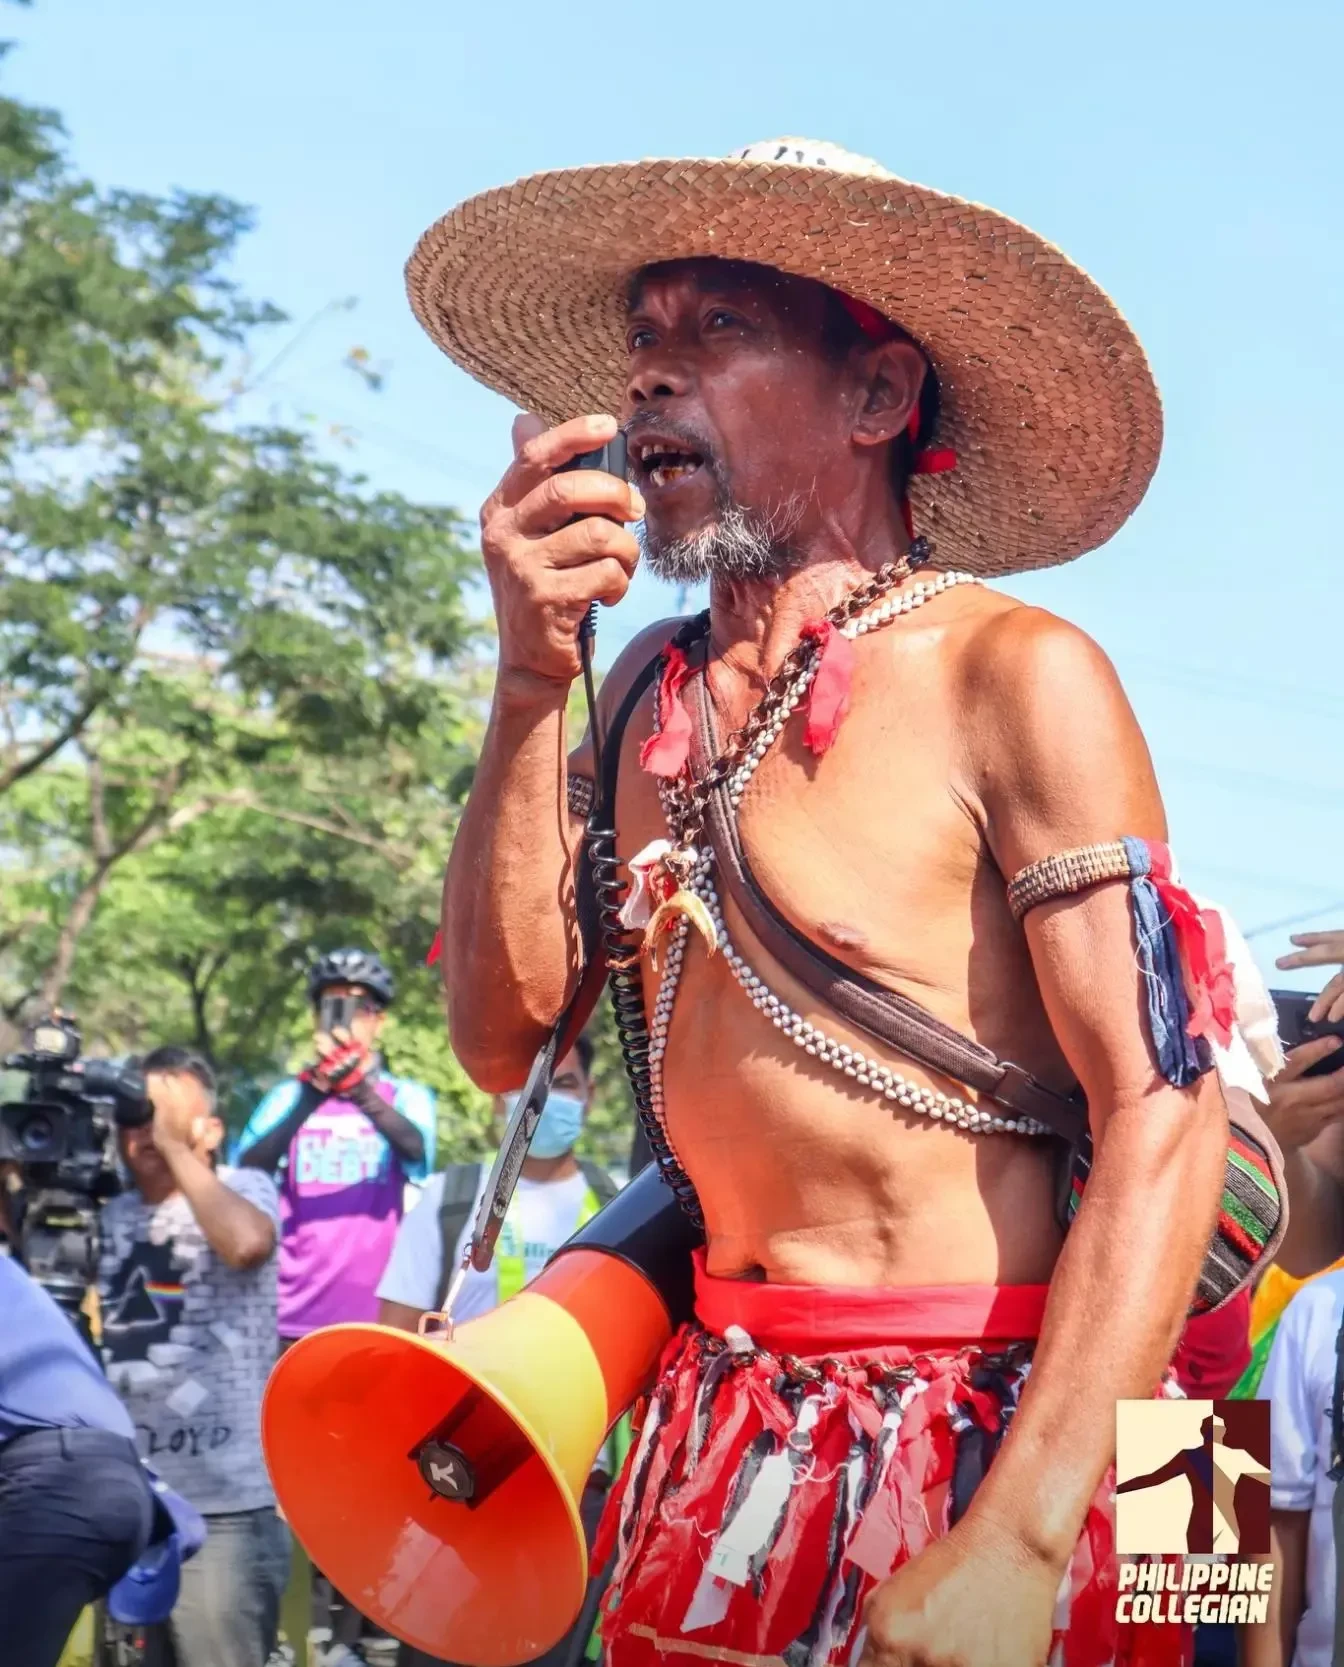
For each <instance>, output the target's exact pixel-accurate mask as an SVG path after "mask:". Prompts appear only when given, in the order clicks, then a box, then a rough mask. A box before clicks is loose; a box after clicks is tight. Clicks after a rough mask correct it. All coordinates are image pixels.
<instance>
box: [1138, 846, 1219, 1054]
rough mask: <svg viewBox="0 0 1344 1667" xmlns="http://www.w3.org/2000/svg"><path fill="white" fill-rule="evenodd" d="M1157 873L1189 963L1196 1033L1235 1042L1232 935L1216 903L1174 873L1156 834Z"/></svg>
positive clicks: (1187, 975) (1164, 903) (1158, 885)
mask: <svg viewBox="0 0 1344 1667" xmlns="http://www.w3.org/2000/svg"><path fill="white" fill-rule="evenodd" d="M1148 852H1149V856H1150V859H1151V861H1152V865H1153V867H1152V874H1151V876H1150V878H1151V879H1152V882H1153V885H1154V887H1155V888H1156V891H1157V895H1158V896H1159V897H1160V898H1161V900H1162V906H1163V908H1164V909H1166V911H1167V913H1168V914H1169V915H1170V916H1171V919H1172V924H1173V925H1174V927H1175V929H1176V941H1177V943H1178V944H1179V945H1180V948H1181V960H1182V961H1183V962H1184V963H1185V984H1186V994H1187V996H1188V997H1189V1000H1190V1023H1189V1024H1188V1025H1187V1026H1186V1031H1187V1033H1188V1034H1189V1035H1191V1036H1209V1037H1212V1038H1213V1040H1214V1041H1215V1042H1217V1043H1218V1045H1219V1047H1222V1048H1226V1047H1229V1046H1230V1045H1231V1042H1232V1026H1233V1025H1234V1024H1235V1022H1236V1017H1237V983H1236V974H1235V973H1234V972H1233V969H1232V963H1231V962H1230V961H1229V960H1228V958H1227V936H1226V933H1225V932H1224V930H1223V921H1222V916H1221V915H1219V913H1218V911H1217V910H1216V909H1201V908H1200V907H1199V905H1198V903H1196V902H1195V900H1194V898H1193V897H1191V895H1190V893H1189V892H1188V891H1187V890H1186V889H1185V887H1184V886H1181V885H1177V884H1176V882H1175V880H1173V878H1172V861H1171V851H1170V849H1169V848H1168V847H1167V846H1166V845H1163V844H1161V843H1160V842H1159V841H1157V840H1150V841H1149V844H1148Z"/></svg>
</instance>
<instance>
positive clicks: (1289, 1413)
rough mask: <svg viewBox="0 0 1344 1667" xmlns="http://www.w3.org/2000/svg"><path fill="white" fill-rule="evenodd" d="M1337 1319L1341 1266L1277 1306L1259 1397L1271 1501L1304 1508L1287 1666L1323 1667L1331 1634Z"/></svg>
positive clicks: (1342, 1312) (1342, 1313)
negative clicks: (1267, 1437)
mask: <svg viewBox="0 0 1344 1667" xmlns="http://www.w3.org/2000/svg"><path fill="white" fill-rule="evenodd" d="M1342 1320H1344V1271H1341V1272H1339V1273H1324V1274H1321V1275H1319V1276H1318V1277H1317V1278H1315V1279H1313V1280H1312V1281H1311V1282H1310V1283H1309V1284H1308V1285H1306V1286H1304V1287H1303V1289H1302V1290H1300V1291H1299V1292H1298V1293H1297V1295H1296V1296H1295V1297H1294V1298H1293V1300H1292V1301H1291V1302H1290V1303H1289V1304H1288V1306H1287V1308H1286V1309H1285V1310H1284V1314H1283V1318H1282V1319H1281V1320H1280V1321H1279V1329H1278V1331H1277V1332H1276V1333H1275V1336H1274V1345H1273V1347H1272V1348H1271V1349H1270V1351H1269V1361H1268V1364H1267V1365H1266V1367H1265V1375H1264V1377H1263V1378H1262V1379H1261V1381H1260V1390H1259V1395H1260V1399H1261V1400H1262V1401H1269V1402H1270V1403H1271V1406H1272V1408H1273V1411H1272V1414H1271V1420H1272V1422H1271V1431H1272V1435H1273V1443H1274V1446H1273V1465H1272V1469H1273V1473H1274V1480H1273V1482H1272V1483H1271V1484H1270V1500H1271V1502H1272V1504H1273V1506H1274V1508H1275V1510H1279V1511H1310V1512H1311V1531H1310V1539H1309V1541H1308V1546H1307V1591H1306V1608H1305V1610H1304V1611H1303V1614H1302V1620H1301V1622H1300V1623H1299V1625H1298V1629H1297V1645H1296V1648H1295V1649H1294V1651H1293V1662H1292V1667H1330V1660H1331V1651H1332V1649H1333V1647H1334V1632H1335V1537H1334V1529H1333V1525H1332V1522H1331V1508H1332V1506H1333V1503H1334V1497H1335V1484H1334V1483H1333V1482H1332V1481H1331V1480H1330V1478H1329V1476H1328V1475H1327V1474H1326V1472H1327V1471H1328V1470H1329V1469H1330V1411H1331V1402H1332V1400H1333V1399H1334V1393H1335V1359H1336V1352H1335V1351H1336V1343H1337V1339H1338V1337H1339V1328H1340V1323H1341V1321H1342Z"/></svg>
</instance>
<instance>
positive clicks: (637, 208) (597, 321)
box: [406, 139, 1162, 574]
mask: <svg viewBox="0 0 1344 1667" xmlns="http://www.w3.org/2000/svg"><path fill="white" fill-rule="evenodd" d="M704 255H718V256H722V257H725V258H728V259H734V260H746V261H756V262H759V263H760V264H763V265H766V266H772V267H775V268H777V269H779V270H781V271H784V272H791V273H794V274H796V275H797V276H800V277H805V278H814V279H817V280H818V281H820V282H821V283H824V284H829V285H831V286H832V287H833V288H835V289H838V290H841V291H843V292H844V293H845V294H847V295H851V296H854V297H856V298H857V299H858V300H860V301H864V302H866V303H868V305H869V306H872V307H875V308H876V309H877V310H878V311H879V312H881V313H883V314H885V315H886V316H887V317H888V318H891V319H894V320H895V321H896V322H897V323H899V324H900V325H902V326H903V327H904V328H905V329H906V330H907V331H908V332H909V333H910V334H911V335H912V336H914V337H915V339H916V340H917V341H918V342H919V343H920V344H921V345H922V346H923V348H924V349H925V351H926V352H927V353H928V355H929V358H930V360H931V361H932V363H933V366H934V369H935V371H936V372H937V375H938V380H939V384H940V388H941V394H942V411H941V416H940V419H939V424H938V432H937V434H936V435H934V436H933V437H932V439H933V443H935V444H937V445H939V446H950V447H952V448H954V449H955V451H956V453H957V457H958V465H957V467H956V469H955V470H954V471H953V472H951V473H950V474H940V475H937V476H932V477H920V478H917V479H915V480H914V481H912V482H911V489H910V495H911V501H912V506H913V509H914V514H915V520H916V524H917V526H918V528H919V530H920V531H921V532H924V533H927V534H929V535H930V537H931V538H932V540H933V546H934V561H935V563H936V564H937V565H938V566H939V567H954V566H955V567H964V568H968V569H970V570H972V571H974V572H977V573H982V574H994V573H1011V572H1020V571H1023V570H1025V569H1028V568H1035V567H1048V566H1051V565H1052V564H1054V563H1056V562H1063V561H1068V560H1070V559H1071V558H1073V557H1074V556H1080V555H1082V554H1083V553H1084V552H1085V551H1087V550H1092V549H1095V548H1096V546H1097V545H1099V544H1102V543H1104V542H1105V541H1106V540H1107V539H1108V538H1110V537H1111V535H1112V534H1113V533H1114V532H1115V531H1116V530H1117V529H1118V528H1119V527H1120V526H1121V525H1122V524H1123V523H1124V521H1125V520H1126V518H1127V517H1128V516H1129V515H1130V514H1131V513H1132V512H1133V510H1134V508H1135V507H1136V505H1137V504H1138V502H1139V500H1140V498H1142V496H1143V494H1144V492H1145V490H1146V489H1147V486H1148V482H1149V480H1150V479H1151V478H1152V474H1153V471H1154V469H1155V468H1156V467H1157V457H1158V452H1159V450H1160V448H1161V441H1162V410H1161V404H1160V402H1159V398H1158V393H1157V388H1156V386H1155V384H1154V381H1153V377H1152V372H1151V371H1150V369H1149V367H1148V362H1147V359H1146V358H1145V356H1144V352H1143V349H1142V348H1141V347H1140V345H1139V343H1138V340H1137V338H1136V337H1135V335H1134V333H1133V331H1132V330H1131V329H1130V327H1129V325H1128V324H1126V322H1125V320H1124V319H1123V318H1122V317H1121V316H1120V313H1119V312H1118V311H1117V310H1116V307H1115V305H1114V304H1113V303H1112V301H1111V300H1110V299H1109V297H1107V296H1106V294H1105V293H1104V292H1103V291H1102V290H1101V289H1100V288H1099V287H1098V286H1097V285H1096V284H1095V283H1094V282H1093V281H1092V279H1091V278H1089V277H1088V276H1087V274H1086V273H1085V272H1083V271H1082V270H1081V269H1080V268H1079V267H1077V266H1075V265H1074V264H1073V263H1072V262H1071V261H1070V260H1068V259H1067V258H1066V257H1065V256H1064V255H1062V254H1061V253H1060V252H1059V250H1058V249H1056V248H1054V247H1053V246H1052V245H1050V244H1049V243H1046V242H1045V241H1044V240H1043V239H1042V238H1040V237H1037V236H1036V234H1035V233H1034V232H1030V231H1028V230H1027V229H1026V228H1025V227H1023V226H1019V225H1018V224H1017V223H1016V222H1015V221H1012V220H1009V219H1007V218H1006V217H1005V216H1004V215H1002V214H997V213H995V212H994V210H992V209H988V208H980V207H978V206H976V205H975V204H973V203H968V202H963V201H962V200H961V199H960V198H958V197H949V196H947V195H945V194H944V193H942V192H938V191H931V190H929V189H928V188H927V187H925V186H922V185H912V184H910V183H909V182H908V181H906V180H903V179H898V178H896V176H895V175H893V174H890V173H888V172H887V171H886V170H885V169H884V168H882V167H880V166H879V165H878V164H877V163H876V162H872V161H869V160H868V159H867V158H865V157H860V156H855V155H852V154H851V153H850V152H848V151H843V150H840V149H839V148H838V147H836V146H833V145H827V144H822V143H818V142H817V141H814V140H802V139H781V140H771V141H769V142H767V143H764V144H759V145H751V146H748V147H747V149H745V150H743V151H740V152H738V153H737V154H736V155H735V156H732V157H729V158H727V159H704V160H689V161H687V160H683V161H665V162H663V161H647V162H633V163H617V164H613V165H611V166H605V167H594V168H574V169H566V170H561V171H557V172H551V173H543V174H534V175H532V176H531V177H529V178H527V179H522V180H519V181H517V182H516V183H515V184H513V185H506V186H501V187H499V188H498V189H496V190H493V191H486V192H483V193H482V194H481V195H480V196H476V197H472V198H470V199H469V200H468V201H467V202H465V203H462V204H461V205H460V206H459V207H457V208H455V209H454V210H453V211H452V213H451V214H448V215H445V216H444V218H443V219H442V220H439V221H438V222H437V223H436V224H435V225H433V226H431V227H430V229H429V230H428V231H427V232H426V233H425V234H424V236H423V237H422V238H421V239H420V242H419V243H418V245H417V246H416V249H415V252H414V253H413V254H412V256H411V259H410V261H409V263H408V265H407V268H406V281H407V288H408V290H409V293H410V299H411V305H412V307H413V308H414V309H415V315H416V317H417V318H418V319H419V320H420V322H421V324H423V325H424V327H425V329H426V330H427V331H428V332H429V334H430V335H431V336H432V337H433V339H434V340H435V341H436V342H437V343H438V344H439V346H440V347H441V348H442V349H443V351H444V352H445V353H446V354H448V356H449V357H450V358H451V359H454V360H456V362H457V363H458V364H459V365H461V366H462V367H463V369H465V370H467V371H468V372H470V374H471V375H472V376H474V377H476V378H477V380H478V381H481V382H483V383H485V384H486V386H487V387H490V388H493V389H495V390H496V391H497V392H499V393H502V394H505V395H507V396H508V397H509V398H510V399H512V400H514V401H515V402H516V403H517V404H519V405H521V406H522V407H523V408H524V409H526V410H529V411H535V412H537V413H539V414H540V415H541V416H543V417H545V418H547V419H548V420H549V421H556V422H558V421H561V420H563V419H564V418H567V417H573V416H578V415H580V414H582V413H584V412H588V411H611V412H614V411H616V410H617V409H618V407H619V405H620V402H621V397H622V391H623V389H624V386H625V380H626V351H625V342H624V333H625V292H626V285H627V283H628V280H629V278H630V277H631V275H632V274H633V273H634V272H635V271H636V270H638V268H640V267H641V266H644V265H646V264H648V263H649V262H652V261H661V260H674V259H682V258H688V257H693V256H704Z"/></svg>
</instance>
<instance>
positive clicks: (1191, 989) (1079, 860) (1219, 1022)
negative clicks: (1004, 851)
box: [1008, 838, 1238, 1088]
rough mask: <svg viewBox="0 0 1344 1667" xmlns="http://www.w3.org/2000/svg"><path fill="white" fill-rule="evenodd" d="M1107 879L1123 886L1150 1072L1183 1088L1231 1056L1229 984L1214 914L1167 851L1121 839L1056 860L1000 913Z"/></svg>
mask: <svg viewBox="0 0 1344 1667" xmlns="http://www.w3.org/2000/svg"><path fill="white" fill-rule="evenodd" d="M1111 880H1127V881H1128V882H1129V895H1130V908H1131V911H1132V913H1133V917H1134V935H1135V940H1136V944H1137V951H1138V961H1139V970H1140V971H1141V972H1142V974H1143V980H1144V987H1145V991H1146V994H1147V1008H1148V1029H1149V1035H1150V1038H1151V1040H1152V1044H1153V1051H1154V1053H1155V1055H1156V1057H1157V1063H1158V1069H1159V1070H1160V1071H1161V1072H1162V1075H1163V1076H1164V1077H1165V1078H1166V1079H1167V1081H1168V1082H1170V1083H1173V1084H1175V1086H1176V1087H1178V1088H1185V1087H1187V1086H1188V1085H1189V1084H1190V1083H1192V1082H1194V1081H1195V1079H1196V1078H1197V1077H1199V1076H1202V1075H1203V1073H1204V1072H1205V1071H1208V1070H1210V1069H1211V1068H1212V1067H1213V1065H1214V1064H1215V1063H1221V1057H1222V1056H1225V1055H1226V1053H1227V1051H1228V1050H1229V1049H1231V1048H1232V1047H1233V1044H1234V1035H1235V1031H1236V1028H1237V1018H1238V1014H1237V979H1236V972H1235V969H1234V966H1233V962H1232V959H1231V957H1230V955H1229V943H1228V931H1227V925H1226V922H1225V921H1224V918H1223V915H1222V913H1221V911H1220V910H1218V909H1217V908H1214V907H1213V906H1212V905H1209V904H1205V903H1201V902H1200V901H1199V900H1198V899H1196V898H1195V897H1193V896H1192V895H1191V893H1190V892H1188V891H1187V890H1186V889H1185V887H1184V886H1183V885H1182V884H1181V883H1180V881H1179V879H1178V878H1177V875H1176V871H1175V865H1174V864H1173V862H1172V856H1171V852H1170V850H1169V849H1168V848H1167V846H1165V845H1163V844H1160V843H1159V842H1158V841H1156V840H1146V839H1131V838H1126V839H1117V840H1112V841H1110V842H1108V843H1106V844H1103V845H1088V846H1085V847H1083V848H1082V849H1080V850H1076V851H1062V852H1060V854H1059V855H1058V856H1054V857H1046V858H1044V859H1043V860H1042V861H1041V862H1034V863H1032V864H1031V866H1030V867H1029V868H1024V869H1023V870H1022V871H1021V873H1020V874H1017V875H1015V876H1014V878H1013V880H1012V881H1011V883H1010V884H1009V887H1008V904H1009V907H1010V908H1011V909H1012V912H1013V916H1014V918H1015V919H1017V920H1021V919H1022V917H1023V916H1024V915H1026V914H1027V913H1028V912H1029V911H1030V910H1032V909H1035V908H1039V906H1040V905H1041V904H1042V903H1049V902H1053V901H1054V900H1055V899H1057V898H1060V897H1071V896H1073V895H1075V894H1076V893H1078V892H1081V891H1089V890H1091V888H1092V887H1093V886H1098V885H1103V884H1105V883H1106V882H1108V881H1111ZM1215 1050H1216V1052H1217V1055H1218V1058H1217V1059H1216V1058H1215Z"/></svg>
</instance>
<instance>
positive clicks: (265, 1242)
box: [98, 1048, 289, 1667]
mask: <svg viewBox="0 0 1344 1667" xmlns="http://www.w3.org/2000/svg"><path fill="white" fill-rule="evenodd" d="M141 1066H142V1069H143V1071H144V1073H145V1081H146V1088H147V1093H148V1097H149V1101H150V1105H151V1107H152V1116H151V1117H150V1119H149V1120H148V1121H146V1122H144V1123H143V1124H140V1125H139V1126H135V1127H124V1126H123V1127H119V1129H118V1146H119V1150H120V1153H121V1159H122V1162H123V1163H124V1165H125V1167H126V1169H127V1171H128V1173H129V1174H130V1177H131V1181H132V1183H133V1185H132V1187H131V1189H130V1190H128V1191H126V1192H123V1193H121V1194H119V1195H118V1196H117V1197H115V1198H113V1199H110V1200H109V1201H108V1203H107V1205H106V1206H105V1208H104V1210H103V1216H102V1231H103V1255H102V1259H101V1262H100V1265H99V1278H98V1289H99V1302H100V1308H101V1314H102V1348H103V1359H104V1364H105V1368H106V1371H107V1375H108V1380H109V1382H110V1383H111V1385H112V1387H113V1388H114V1389H115V1390H116V1391H117V1392H118V1394H119V1395H120V1397H121V1400H122V1403H123V1405H124V1406H125V1408H126V1410H127V1412H128V1413H129V1414H130V1418H131V1420H132V1422H133V1423H134V1426H135V1433H136V1436H137V1439H138V1441H139V1444H140V1447H141V1451H142V1456H143V1457H144V1458H145V1459H146V1460H147V1461H148V1463H149V1464H150V1465H151V1466H152V1467H153V1468H154V1470H155V1471H156V1472H158V1473H159V1474H160V1475H161V1476H162V1477H163V1479H164V1480H165V1481H166V1482H167V1483H168V1484H169V1486H170V1487H172V1488H174V1489H175V1490H176V1491H177V1492H178V1493H180V1494H182V1495H183V1497H184V1498H186V1499H187V1500H188V1501H189V1502H190V1504H191V1505H193V1506H194V1507H195V1508H196V1510H197V1511H198V1512H200V1514H201V1515H202V1516H203V1517H204V1518H205V1519H206V1525H207V1528H208V1534H207V1538H206V1543H205V1545H204V1547H203V1548H202V1550H201V1551H200V1552H199V1554H198V1555H197V1556H196V1557H195V1558H194V1559H193V1560H192V1561H191V1562H189V1563H187V1564H186V1565H185V1567H184V1568H183V1570H182V1582H181V1589H180V1595H179V1597H178V1600H177V1604H176V1607H175V1608H174V1610H173V1613H172V1618H171V1620H170V1622H169V1623H168V1625H169V1630H170V1631H171V1634H172V1642H173V1650H174V1655H175V1657H176V1661H177V1667H265V1663H266V1660H267V1658H268V1656H269V1655H270V1653H271V1651H272V1650H273V1649H274V1647H275V1641H276V1632H277V1626H278V1621H279V1612H280V1597H281V1594H282V1592H283V1590H284V1586H285V1581H286V1578H287V1576H288V1570H289V1533H288V1530H287V1529H286V1528H285V1526H284V1524H283V1523H282V1522H281V1521H280V1519H279V1517H278V1515H277V1514H276V1510H275V1495H274V1493H273V1492H272V1489H271V1484H270V1479H269V1477H268V1476H267V1474H266V1465H265V1461H264V1460H263V1458H262V1451H261V1418H260V1414H261V1396H262V1391H263V1390H264V1388H265V1386H266V1378H267V1376H268V1374H269V1372H270V1369H271V1366H272V1364H273V1363H274V1360H275V1320H276V1258H275V1249H276V1239H277V1226H278V1221H279V1201H278V1199H277V1197H276V1191H275V1186H274V1183H273V1182H272V1181H271V1179H270V1177H269V1176H268V1175H264V1174H260V1173H259V1172H258V1171H256V1170H247V1169H229V1168H224V1167H217V1163H216V1156H217V1153H218V1150H219V1146H220V1142H221V1141H222V1140H223V1137H224V1125H223V1123H222V1122H221V1121H220V1119H219V1117H218V1116H217V1115H216V1112H215V1081H214V1076H213V1074H212V1073H211V1071H210V1068H209V1066H208V1065H207V1064H206V1063H205V1062H204V1061H203V1060H201V1059H199V1058H198V1057H197V1056H196V1055H194V1054H192V1053H189V1052H188V1051H187V1050H186V1049H184V1048H159V1049H157V1050H156V1051H155V1052H153V1053H151V1054H148V1055H147V1056H146V1057H145V1059H144V1060H143V1061H142V1062H141Z"/></svg>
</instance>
